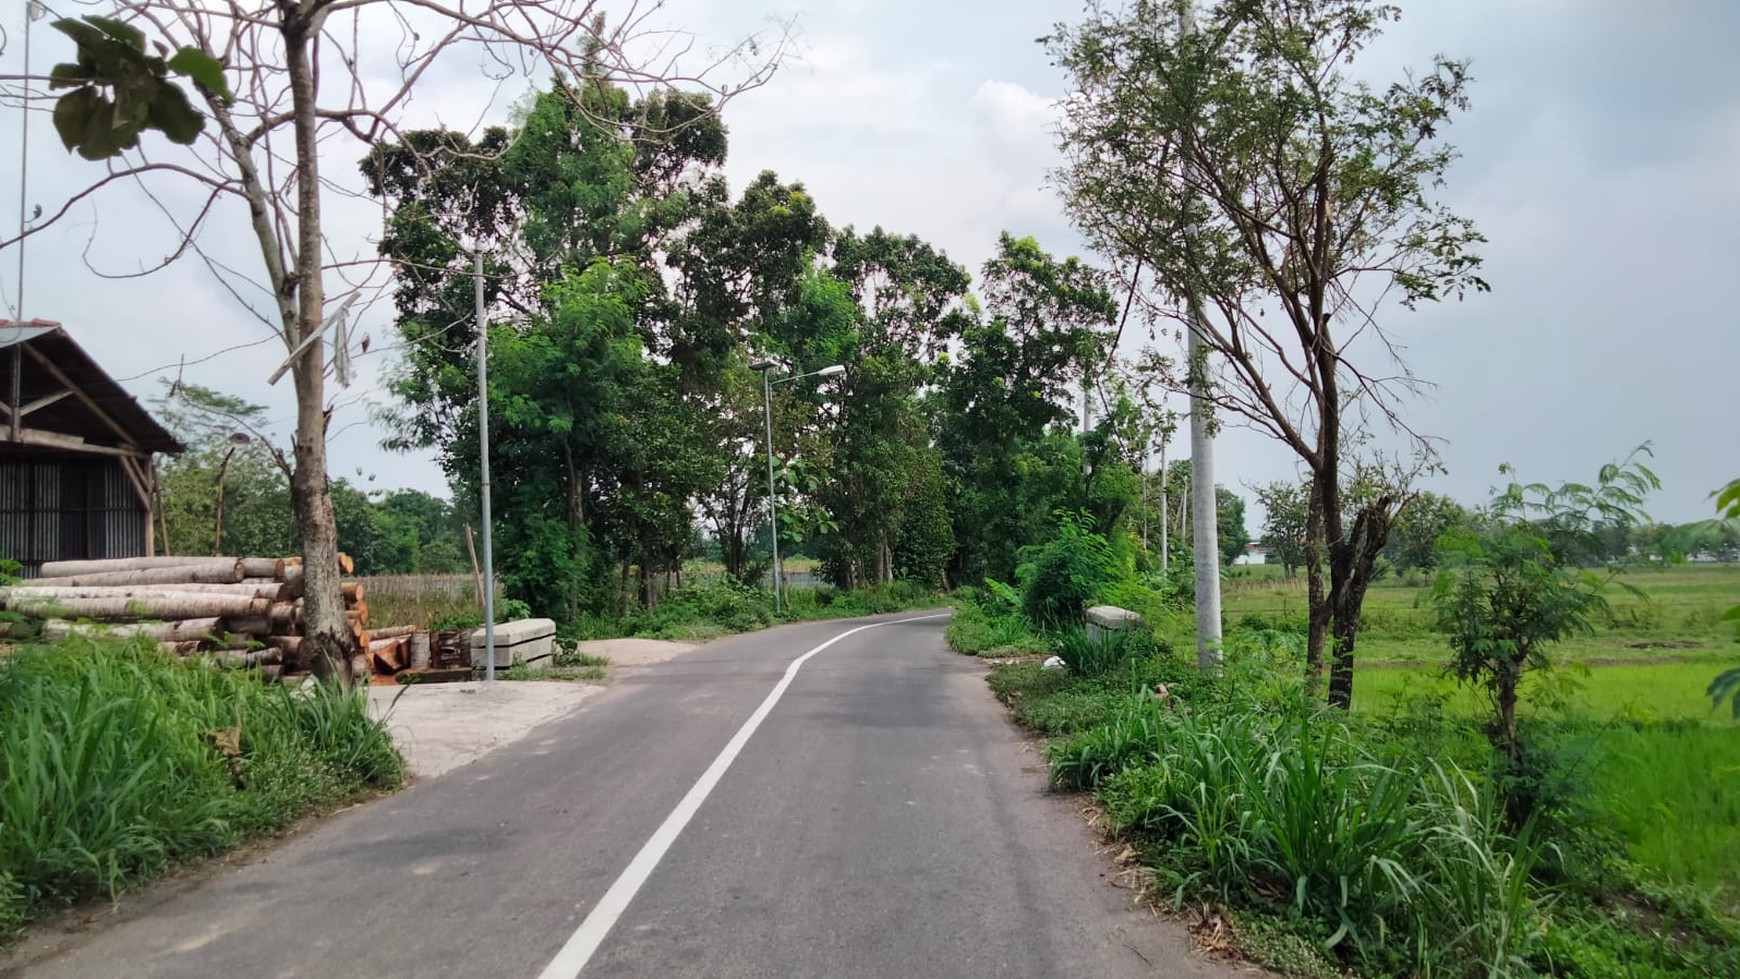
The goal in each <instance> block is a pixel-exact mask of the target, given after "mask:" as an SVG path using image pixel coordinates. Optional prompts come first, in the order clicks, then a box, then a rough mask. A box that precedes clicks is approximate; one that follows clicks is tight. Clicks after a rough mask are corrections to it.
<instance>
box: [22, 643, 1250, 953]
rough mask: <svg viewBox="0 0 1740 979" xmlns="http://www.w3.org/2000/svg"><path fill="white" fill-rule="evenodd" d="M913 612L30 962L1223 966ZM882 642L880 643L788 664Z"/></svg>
mask: <svg viewBox="0 0 1740 979" xmlns="http://www.w3.org/2000/svg"><path fill="white" fill-rule="evenodd" d="M901 618H906V617H903V616H884V617H880V618H877V619H865V620H855V621H852V622H845V623H841V622H830V623H816V624H810V625H800V626H788V627H784V628H780V629H775V630H770V631H767V632H761V633H755V634H752V635H746V636H739V637H734V638H731V639H726V640H721V641H718V642H714V643H710V644H708V645H706V646H704V647H702V648H701V649H699V650H697V651H695V652H693V653H689V654H687V655H684V656H681V657H678V658H677V659H674V660H671V661H670V662H667V663H662V664H658V665H656V666H649V667H644V668H639V669H636V670H632V671H625V675H624V676H622V677H621V678H619V679H618V680H616V681H615V682H614V683H613V685H612V688H611V689H610V690H609V691H607V692H606V693H604V694H602V695H599V696H597V697H594V698H592V699H591V700H588V701H586V702H585V704H584V706H583V707H582V708H581V709H580V710H578V711H577V712H575V713H574V714H572V715H570V716H567V717H564V718H561V719H559V720H556V721H553V722H551V723H549V724H546V725H544V726H543V727H541V728H539V729H537V730H536V731H535V732H534V733H533V734H532V736H531V737H529V738H527V739H525V740H524V741H521V742H518V743H516V744H513V745H510V746H508V747H505V748H502V749H500V750H498V751H496V752H494V753H492V754H490V755H487V756H486V757H484V758H483V759H481V760H480V761H478V762H475V763H473V764H471V765H468V766H466V767H463V768H459V769H456V770H454V771H452V772H449V773H447V774H445V775H442V776H440V777H437V778H434V779H430V780H428V781H424V782H420V783H418V784H416V785H414V786H412V787H411V788H410V789H408V790H406V791H404V792H402V793H399V794H397V795H394V796H391V797H389V798H386V799H382V800H380V801H377V802H374V803H371V804H368V805H365V806H360V807H357V808H355V809H352V810H349V811H347V812H345V813H342V814H340V815H337V816H335V817H333V818H331V819H328V820H326V821H324V822H322V823H320V824H319V825H318V826H316V827H315V828H314V829H312V830H311V831H308V832H306V833H303V834H301V835H298V836H296V837H295V838H293V839H292V840H290V841H288V842H286V843H285V844H283V845H281V846H278V847H276V848H273V849H270V850H267V851H264V852H263V853H261V854H260V855H258V856H257V857H255V858H254V859H252V860H250V861H247V862H244V863H243V864H242V865H240V866H236V867H231V868H225V869H222V870H220V871H218V872H216V873H213V874H209V875H206V876H205V877H204V879H201V880H199V881H197V882H196V883H192V884H183V885H180V886H171V887H170V888H168V889H166V891H165V892H163V893H160V894H158V895H156V896H155V897H153V896H151V895H147V897H146V898H145V899H144V900H143V901H139V902H134V903H133V904H132V905H131V906H130V907H127V908H126V909H125V910H123V912H122V913H121V914H120V915H118V920H115V921H113V922H112V923H109V924H107V925H106V926H101V927H97V928H94V929H93V930H92V932H91V933H89V934H86V935H82V936H79V937H78V938H77V939H76V940H75V941H73V942H71V943H69V944H68V946H67V947H65V948H63V949H61V950H60V951H59V952H58V953H57V954H54V955H52V956H51V957H49V958H46V959H40V960H37V961H34V962H30V963H28V964H26V965H24V966H22V967H19V966H16V965H15V966H13V967H12V968H13V969H16V970H18V974H21V975H26V976H32V977H34V976H43V977H109V976H113V977H129V979H135V977H184V976H185V977H218V976H221V977H252V976H275V977H276V976H284V977H290V976H306V977H343V976H359V977H361V976H367V977H407V979H409V977H417V979H427V977H438V976H465V977H527V979H531V977H537V976H540V975H544V974H553V975H569V976H571V975H574V974H575V973H574V971H573V968H574V967H576V966H577V965H582V964H583V966H584V969H583V974H584V975H587V976H658V977H669V976H721V977H725V976H732V977H735V976H769V977H787V976H793V977H799V976H813V977H849V976H889V977H900V979H913V977H932V976H934V977H949V976H961V977H977V976H1032V977H1050V976H1059V977H1065V976H1067V977H1075V976H1081V977H1101V976H1105V977H1116V976H1156V975H1159V976H1220V975H1224V974H1226V970H1224V969H1222V968H1220V967H1218V966H1213V965H1210V964H1207V963H1204V962H1201V961H1199V960H1198V959H1196V958H1194V957H1193V956H1192V955H1191V953H1190V952H1189V951H1188V948H1187V946H1186V944H1185V942H1184V941H1183V940H1182V938H1181V936H1180V934H1179V932H1178V930H1177V928H1176V927H1175V926H1171V925H1167V924H1165V923H1162V922H1159V921H1157V920H1155V919H1154V918H1153V917H1152V916H1151V915H1149V914H1148V913H1147V912H1145V911H1142V910H1140V909H1137V908H1134V907H1132V905H1131V903H1130V900H1129V894H1128V892H1127V891H1123V890H1120V889H1118V888H1116V887H1113V886H1111V885H1110V884H1109V883H1107V881H1106V880H1105V879H1104V875H1105V874H1106V873H1108V872H1109V867H1108V865H1107V864H1106V863H1105V861H1104V859H1103V858H1102V857H1101V856H1099V855H1098V854H1097V853H1096V848H1095V845H1094V840H1093V838H1092V836H1091V834H1090V831H1089V830H1088V829H1087V827H1086V826H1085V825H1084V823H1083V821H1082V820H1081V818H1080V817H1079V816H1078V815H1077V814H1076V813H1075V812H1074V811H1073V810H1072V807H1071V804H1070V802H1069V800H1067V799H1062V798H1058V797H1056V796H1052V795H1049V794H1048V793H1046V791H1045V781H1044V777H1043V774H1042V771H1041V767H1040V765H1041V763H1040V761H1039V759H1038V757H1037V756H1036V755H1035V754H1034V753H1033V752H1032V750H1031V749H1030V748H1028V747H1027V746H1026V744H1025V743H1024V742H1023V741H1022V739H1021V737H1020V736H1019V734H1018V733H1017V732H1016V731H1015V730H1014V729H1013V728H1012V727H1011V726H1010V724H1009V723H1008V721H1007V720H1006V719H1005V717H1004V715H1003V710H1002V708H1001V707H1000V706H999V705H998V704H997V703H996V702H995V701H994V700H993V699H992V698H991V696H990V694H989V691H988V690H987V688H986V686H985V683H984V679H983V676H984V673H983V668H982V667H981V666H980V665H979V664H977V663H975V662H974V661H972V660H970V659H966V658H964V657H958V656H955V655H952V654H950V653H948V652H947V651H946V650H944V648H943V646H942V642H941V635H942V626H943V623H944V621H945V619H943V618H941V617H936V618H930V619H927V620H924V621H904V622H895V621H892V620H896V619H901ZM869 623H887V624H880V625H878V626H877V627H875V628H871V629H866V630H863V631H859V632H855V633H853V634H851V635H847V636H845V637H844V638H841V639H839V640H838V641H836V642H835V643H834V644H833V645H831V646H829V647H827V648H826V649H823V650H821V651H820V652H818V653H816V654H815V655H813V656H811V657H809V658H808V659H806V660H805V661H804V662H803V663H802V665H801V667H799V668H798V669H797V670H796V672H795V673H789V669H790V667H791V665H792V663H793V661H794V660H797V659H798V658H799V657H800V656H803V654H805V653H806V652H808V651H810V650H812V649H814V648H815V647H816V646H817V645H818V644H821V643H824V642H826V641H827V640H829V639H832V638H834V637H837V636H840V634H841V633H844V632H846V631H847V630H849V629H852V628H855V627H857V626H861V625H865V624H869ZM788 673H789V676H790V679H789V685H788V686H786V687H784V688H783V694H782V695H780V696H779V697H777V698H770V694H771V693H772V692H773V691H774V690H775V688H776V686H778V685H779V684H780V683H781V678H782V677H784V676H787V675H788ZM770 699H772V701H773V702H772V703H771V704H769V701H770ZM758 716H759V717H760V718H761V721H760V724H759V726H751V727H749V728H748V729H747V730H748V734H747V738H746V739H745V731H746V724H751V722H752V721H753V720H754V719H755V718H756V717H758ZM734 743H735V745H736V748H737V749H738V753H736V754H735V755H734V756H733V757H732V758H730V759H723V758H721V752H722V751H723V750H726V749H727V746H728V745H731V744H734ZM726 761H729V766H728V767H725V768H724V769H723V772H722V774H721V771H720V769H721V765H722V764H723V763H724V762H726ZM709 770H711V775H709ZM704 777H705V781H704ZM697 782H703V787H707V784H708V783H709V782H710V783H711V784H710V792H702V790H701V789H697V787H696V786H697ZM697 794H701V795H703V796H704V797H703V798H701V799H700V800H699V801H698V802H697V800H696V796H697ZM685 800H687V801H686V802H685ZM673 812H675V813H678V814H679V815H681V814H683V813H687V815H688V816H689V818H688V820H687V822H682V821H681V819H680V818H676V817H673ZM673 823H681V825H677V826H675V828H674V829H675V832H674V835H673ZM649 840H652V841H653V843H652V844H650V845H649ZM649 861H651V862H649ZM625 898H626V903H624V899H625ZM613 906H614V907H615V908H616V909H617V910H619V911H620V913H619V914H615V913H613V911H612V907H613ZM583 925H584V926H585V927H584V928H583V927H582V926H583ZM601 929H602V931H601ZM577 931H579V932H581V933H582V937H581V938H578V939H577V938H575V935H576V932H577ZM588 932H590V933H591V935H592V939H596V940H595V941H592V940H589V939H586V938H585V934H586V933H588ZM581 946H584V947H581ZM565 947H566V951H564V948H565ZM553 963H554V965H553ZM546 970H552V971H551V972H550V973H546ZM8 971H10V970H0V974H4V973H5V972H8Z"/></svg>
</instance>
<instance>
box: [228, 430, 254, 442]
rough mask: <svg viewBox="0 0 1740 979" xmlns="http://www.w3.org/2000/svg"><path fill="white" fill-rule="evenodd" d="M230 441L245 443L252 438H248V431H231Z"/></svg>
mask: <svg viewBox="0 0 1740 979" xmlns="http://www.w3.org/2000/svg"><path fill="white" fill-rule="evenodd" d="M230 441H231V442H234V443H235V444H237V445H247V444H248V443H249V442H252V441H253V439H251V438H249V437H248V433H246V432H231V433H230Z"/></svg>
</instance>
